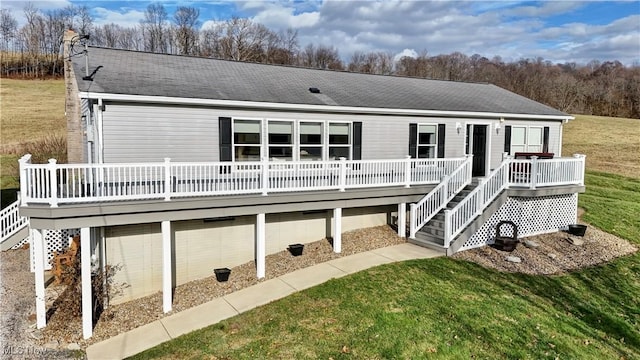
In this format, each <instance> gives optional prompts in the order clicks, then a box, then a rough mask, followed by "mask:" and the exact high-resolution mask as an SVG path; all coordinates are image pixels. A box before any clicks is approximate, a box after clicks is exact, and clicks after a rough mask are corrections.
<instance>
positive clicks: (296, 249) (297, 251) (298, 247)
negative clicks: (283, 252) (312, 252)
mask: <svg viewBox="0 0 640 360" xmlns="http://www.w3.org/2000/svg"><path fill="white" fill-rule="evenodd" d="M303 250H304V245H303V244H291V245H289V252H290V253H291V255H293V256H300V255H302V251H303Z"/></svg>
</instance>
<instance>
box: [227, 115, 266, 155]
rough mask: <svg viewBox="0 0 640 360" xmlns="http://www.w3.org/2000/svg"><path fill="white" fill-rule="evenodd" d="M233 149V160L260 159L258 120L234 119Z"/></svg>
mask: <svg viewBox="0 0 640 360" xmlns="http://www.w3.org/2000/svg"><path fill="white" fill-rule="evenodd" d="M233 151H234V152H233V153H234V159H235V161H259V160H260V120H234V122H233Z"/></svg>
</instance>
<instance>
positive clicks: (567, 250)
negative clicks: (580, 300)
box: [453, 226, 638, 275]
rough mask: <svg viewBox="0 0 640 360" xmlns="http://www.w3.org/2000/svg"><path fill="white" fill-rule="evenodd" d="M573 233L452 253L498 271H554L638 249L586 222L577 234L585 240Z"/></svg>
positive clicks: (571, 268)
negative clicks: (516, 260)
mask: <svg viewBox="0 0 640 360" xmlns="http://www.w3.org/2000/svg"><path fill="white" fill-rule="evenodd" d="M571 237H572V236H570V235H569V234H568V233H566V232H556V233H551V234H544V235H538V236H531V237H527V238H522V239H520V244H518V245H517V247H516V249H515V250H514V251H512V252H506V251H500V250H496V249H494V248H492V247H490V246H483V247H481V248H477V249H472V250H468V251H462V252H459V253H456V254H455V255H453V257H454V258H457V259H463V260H467V261H472V262H475V263H478V264H479V265H482V266H484V267H486V268H491V269H496V270H499V271H505V272H519V273H525V274H531V275H555V274H562V273H566V272H569V271H572V270H577V269H581V268H585V267H589V266H595V265H598V264H601V263H604V262H607V261H611V260H613V259H615V258H617V257H620V256H625V255H629V254H632V253H634V252H636V251H638V249H637V248H636V247H635V246H634V245H632V244H631V243H629V242H628V241H626V240H624V239H621V238H619V237H617V236H615V235H611V234H609V233H606V232H604V231H602V230H600V229H597V228H595V227H592V226H587V232H586V233H585V235H584V237H575V238H576V239H578V240H582V241H584V243H583V244H581V245H574V244H573V243H572V241H571ZM526 240H529V241H534V242H535V243H536V244H538V245H539V246H538V247H535V248H528V247H526V246H525V245H524V244H523V242H524V241H526ZM508 256H515V257H518V258H520V260H521V261H522V262H520V263H514V262H509V261H507V257H508Z"/></svg>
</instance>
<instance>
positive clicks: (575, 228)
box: [569, 224, 587, 236]
mask: <svg viewBox="0 0 640 360" xmlns="http://www.w3.org/2000/svg"><path fill="white" fill-rule="evenodd" d="M586 231H587V225H579V224H571V225H569V234H571V235H575V236H584V233H585V232H586Z"/></svg>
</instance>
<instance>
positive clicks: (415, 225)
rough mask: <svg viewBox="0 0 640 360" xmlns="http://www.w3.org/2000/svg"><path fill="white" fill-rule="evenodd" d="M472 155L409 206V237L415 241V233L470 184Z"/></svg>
mask: <svg viewBox="0 0 640 360" xmlns="http://www.w3.org/2000/svg"><path fill="white" fill-rule="evenodd" d="M472 163H473V157H472V155H468V156H467V158H466V159H465V161H464V162H463V163H462V164H461V165H460V166H458V168H457V169H455V170H454V171H453V172H452V173H451V174H450V175H445V176H444V177H443V178H442V181H441V182H440V184H438V186H436V187H435V188H434V189H433V190H431V192H429V193H428V194H427V195H425V196H424V197H423V198H422V199H420V201H418V202H417V203H414V204H411V205H410V215H409V223H410V226H409V237H410V238H412V239H415V237H416V233H417V232H418V230H420V228H422V227H423V226H424V225H426V223H427V222H429V220H431V218H433V217H434V216H435V215H436V214H437V213H438V212H439V211H440V210H442V209H443V208H444V207H445V206H446V205H447V203H448V202H449V201H451V199H453V198H454V197H455V196H456V194H457V193H459V192H460V190H462V189H464V187H465V186H467V185H469V184H470V183H471V165H472Z"/></svg>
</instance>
